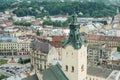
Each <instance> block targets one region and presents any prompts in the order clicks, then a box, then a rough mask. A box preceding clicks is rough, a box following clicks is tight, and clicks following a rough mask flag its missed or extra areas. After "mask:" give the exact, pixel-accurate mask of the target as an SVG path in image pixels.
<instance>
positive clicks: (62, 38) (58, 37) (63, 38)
mask: <svg viewBox="0 0 120 80" xmlns="http://www.w3.org/2000/svg"><path fill="white" fill-rule="evenodd" d="M51 37H52V41H62V40H65V36H51Z"/></svg>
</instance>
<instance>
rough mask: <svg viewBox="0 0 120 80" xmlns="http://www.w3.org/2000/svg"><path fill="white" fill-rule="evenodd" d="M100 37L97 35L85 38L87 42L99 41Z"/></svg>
mask: <svg viewBox="0 0 120 80" xmlns="http://www.w3.org/2000/svg"><path fill="white" fill-rule="evenodd" d="M99 38H100V36H99V35H89V36H88V37H87V39H88V40H99Z"/></svg>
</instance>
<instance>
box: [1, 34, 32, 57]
mask: <svg viewBox="0 0 120 80" xmlns="http://www.w3.org/2000/svg"><path fill="white" fill-rule="evenodd" d="M29 51H30V40H28V39H20V38H18V37H12V36H10V35H1V36H0V55H4V56H7V55H12V52H13V53H14V54H16V55H24V54H29Z"/></svg>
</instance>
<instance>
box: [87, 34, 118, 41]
mask: <svg viewBox="0 0 120 80" xmlns="http://www.w3.org/2000/svg"><path fill="white" fill-rule="evenodd" d="M87 39H88V40H100V41H120V37H116V36H101V35H89V36H88V37H87Z"/></svg>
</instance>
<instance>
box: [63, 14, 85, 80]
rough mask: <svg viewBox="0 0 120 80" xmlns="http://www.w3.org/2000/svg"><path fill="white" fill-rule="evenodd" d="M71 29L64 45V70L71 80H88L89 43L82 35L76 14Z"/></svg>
mask: <svg viewBox="0 0 120 80" xmlns="http://www.w3.org/2000/svg"><path fill="white" fill-rule="evenodd" d="M69 29H70V33H69V36H68V39H67V40H66V41H65V42H63V44H62V70H63V72H64V73H65V75H66V76H67V77H68V78H69V80H86V74H87V71H86V70H87V45H86V44H87V43H86V42H87V41H86V39H85V37H84V36H83V35H82V34H80V25H79V23H78V22H77V15H76V14H75V13H74V15H73V16H72V21H71V23H70V25H69Z"/></svg>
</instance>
